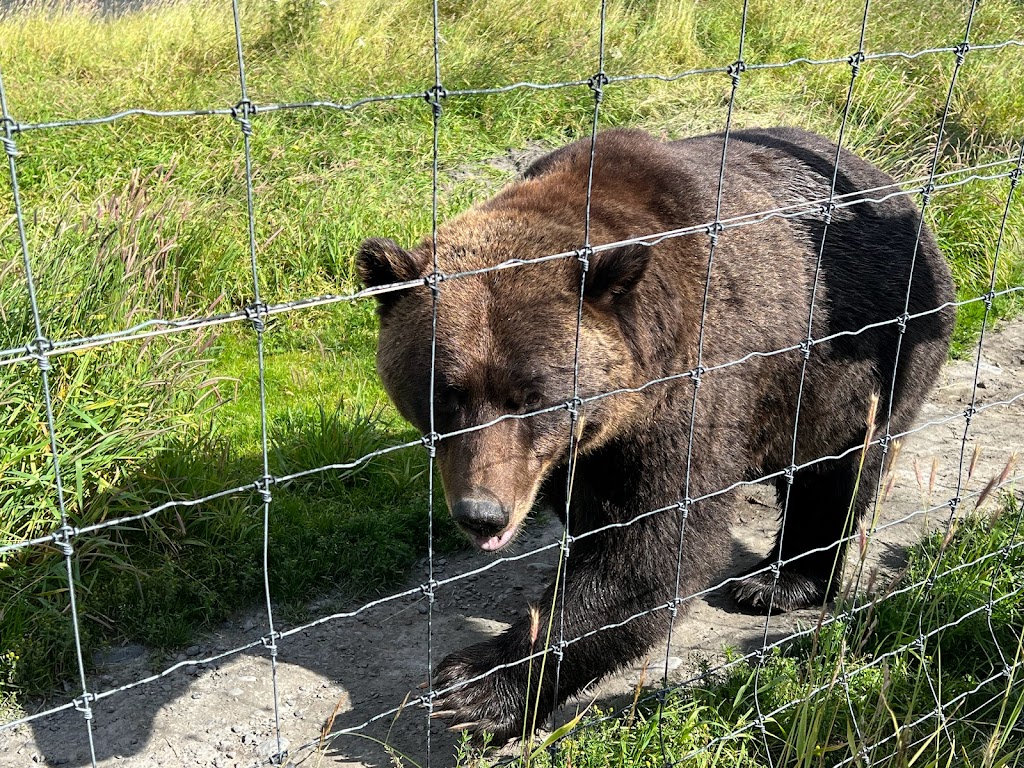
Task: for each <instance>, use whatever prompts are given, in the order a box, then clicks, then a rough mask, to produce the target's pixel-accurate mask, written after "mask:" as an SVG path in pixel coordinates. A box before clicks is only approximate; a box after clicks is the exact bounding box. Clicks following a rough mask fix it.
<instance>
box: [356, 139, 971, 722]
mask: <svg viewBox="0 0 1024 768" xmlns="http://www.w3.org/2000/svg"><path fill="white" fill-rule="evenodd" d="M723 141H724V137H723V136H722V135H711V136H701V137H697V138H690V139H685V140H681V141H670V142H662V141H659V140H657V139H655V138H654V137H652V136H650V135H648V134H646V133H644V132H642V131H637V130H613V131H608V132H605V133H601V134H599V135H598V137H597V140H596V144H595V153H594V162H593V178H592V195H591V198H590V205H589V226H588V225H587V222H586V218H587V208H588V206H587V202H588V194H587V192H588V183H589V180H588V177H589V176H590V165H591V142H590V140H589V139H587V140H583V141H579V142H576V143H573V144H570V145H569V146H566V147H564V148H562V149H559V150H557V151H555V152H552V153H551V154H549V155H547V156H545V157H543V158H541V159H540V160H538V161H537V162H535V163H534V164H533V165H532V166H531V167H530V168H529V169H528V170H527V171H526V173H525V174H524V177H523V178H522V179H519V180H517V181H515V182H514V183H512V184H510V185H509V186H508V187H506V188H505V189H504V190H502V191H501V192H500V193H499V194H498V195H497V196H496V197H494V198H493V199H491V200H489V201H487V202H485V203H483V204H481V205H479V206H477V207H474V208H473V209H471V210H469V211H468V212H466V213H464V214H462V215H461V216H459V217H458V218H456V219H454V220H453V221H451V222H449V223H446V224H444V225H442V226H441V227H439V229H438V231H437V236H436V241H432V240H431V239H429V238H428V239H427V240H424V241H423V242H421V243H420V244H419V245H418V246H416V247H415V248H413V249H412V250H408V251H407V250H404V249H403V248H401V247H399V246H398V245H397V244H395V243H394V242H392V241H390V240H386V239H370V240H367V241H365V242H364V243H363V244H362V246H361V248H360V251H359V254H358V260H357V264H358V269H359V274H360V276H361V279H362V281H363V283H364V284H365V285H366V286H372V287H377V286H385V285H388V284H391V283H398V282H408V281H416V282H413V283H412V284H411V285H407V286H405V287H404V288H403V289H402V290H393V291H388V292H380V293H377V298H378V302H379V307H378V312H379V317H380V337H379V346H378V352H377V366H378V370H379V372H380V376H381V378H382V379H383V382H384V385H385V387H386V389H387V392H388V394H389V395H390V397H391V399H392V400H393V401H394V403H395V405H396V406H397V408H398V410H399V412H400V413H401V414H402V415H403V416H404V417H405V418H406V419H408V420H409V421H410V422H411V423H412V424H413V425H415V426H416V427H417V428H418V429H419V430H420V431H422V432H423V433H424V434H427V433H429V432H430V431H431V427H432V425H431V389H432V388H433V432H434V433H435V444H436V456H437V463H438V466H439V469H440V473H441V479H442V482H443V485H444V491H445V495H446V498H447V502H448V506H449V509H450V511H451V514H452V516H453V518H454V520H455V521H456V522H457V524H458V525H459V526H460V527H461V528H462V529H463V530H464V531H465V532H466V533H467V534H468V535H469V537H470V538H471V539H472V540H473V541H474V542H475V543H476V544H477V546H479V547H480V548H481V549H484V550H489V551H496V550H499V549H502V548H504V547H506V546H507V545H508V544H509V543H510V542H511V541H513V540H514V539H515V536H516V533H517V532H518V531H519V530H520V527H521V526H522V525H523V521H524V520H525V518H526V517H527V515H528V513H529V512H530V509H531V507H532V506H533V505H534V503H535V501H536V499H537V498H538V495H539V494H540V495H543V496H544V497H546V499H547V502H548V503H549V504H550V506H551V507H553V508H554V509H555V510H556V511H558V512H559V513H560V514H561V515H562V516H563V522H565V523H566V525H567V527H568V532H569V534H570V537H571V538H570V540H569V541H570V542H571V546H570V547H569V549H568V557H567V560H566V562H565V572H564V579H565V581H564V584H562V585H560V586H559V595H558V601H557V602H558V604H559V605H558V608H557V609H556V610H557V611H558V616H556V619H558V620H557V621H556V625H555V626H556V628H557V632H556V634H557V636H556V637H555V638H554V639H555V640H558V641H559V642H558V644H557V645H556V648H555V652H556V656H561V659H560V663H555V661H554V660H549V663H547V664H546V665H545V670H546V671H545V674H544V679H543V680H542V681H541V683H540V684H541V686H542V695H541V698H540V707H539V711H538V712H537V713H536V715H537V716H538V722H540V721H541V720H542V719H543V718H544V717H545V716H547V715H548V714H549V713H550V712H551V711H552V709H553V708H554V707H555V706H556V705H557V704H558V703H559V702H561V701H562V700H564V699H565V698H566V697H567V696H569V695H572V694H574V693H576V692H578V691H579V690H581V689H582V688H583V687H584V686H586V685H588V684H589V683H591V682H592V681H594V680H596V679H598V678H600V677H601V676H603V675H605V674H606V673H608V672H610V671H612V670H613V669H615V668H617V667H619V666H620V665H623V664H626V663H628V662H630V661H632V660H634V659H636V658H637V657H639V656H640V655H642V654H643V653H645V652H646V651H647V650H648V649H649V648H650V647H651V646H652V644H653V643H654V642H655V641H656V640H657V638H658V637H659V636H660V635H663V634H664V633H665V632H666V631H667V629H668V627H669V623H670V621H671V620H672V617H673V615H674V613H675V610H674V609H675V607H676V606H677V605H679V599H678V598H680V597H682V598H685V597H686V596H687V595H690V594H692V593H694V592H696V591H698V590H701V589H704V588H706V587H708V586H709V585H711V584H713V583H714V579H715V578H716V577H717V576H720V574H721V571H722V569H723V567H725V566H727V564H728V553H729V551H730V549H731V539H730V535H729V526H730V522H731V519H732V514H731V510H732V506H733V499H732V497H731V493H729V492H724V491H726V489H728V488H729V486H731V485H733V484H735V483H738V482H740V481H750V480H754V479H757V478H762V477H764V476H766V475H771V476H772V477H771V482H772V483H774V485H775V487H776V490H777V493H778V497H779V499H780V509H781V508H782V507H783V506H784V507H785V516H784V519H783V520H784V524H783V526H781V527H780V530H779V532H778V534H777V538H776V542H775V546H774V549H773V550H772V552H771V553H770V554H769V555H768V557H766V558H765V560H764V561H763V562H762V563H761V564H760V565H759V566H758V567H757V568H755V569H752V570H753V571H757V572H756V573H751V575H749V576H748V577H747V578H746V579H745V580H744V581H740V582H738V583H736V584H735V585H734V586H733V588H732V595H733V597H734V599H735V600H737V601H738V602H739V603H740V604H742V605H745V606H747V607H750V608H755V609H759V610H765V609H766V608H767V607H769V606H771V609H772V610H776V611H784V610H789V609H793V608H798V607H802V606H808V605H813V604H818V605H820V604H821V603H822V601H824V600H827V599H828V598H829V597H831V596H833V595H834V593H835V590H836V580H835V579H834V578H832V573H833V566H834V563H835V562H836V560H837V557H840V558H841V556H842V554H843V550H844V547H843V545H842V544H837V543H836V542H837V541H838V540H840V539H842V538H843V537H844V535H845V534H847V532H848V531H849V530H850V525H851V517H852V519H853V520H856V519H857V518H858V517H860V516H861V515H862V514H863V513H864V511H865V509H866V508H867V507H868V505H869V503H870V501H871V497H872V491H873V490H874V488H875V487H876V482H877V480H878V477H879V472H880V471H881V462H882V458H881V456H882V451H881V450H879V449H878V448H875V449H873V450H871V451H869V452H868V455H867V460H866V462H865V464H864V467H863V470H862V471H861V472H860V474H859V480H858V463H859V461H860V451H859V450H857V446H858V445H860V444H861V443H862V442H863V441H864V437H865V432H866V427H865V418H866V415H867V413H868V410H869V401H870V399H871V398H872V396H873V395H875V394H877V395H879V396H880V398H881V400H880V403H879V414H880V423H881V430H882V434H883V435H884V434H885V430H884V424H885V416H886V415H887V414H888V413H889V412H890V407H891V422H890V424H889V434H892V435H896V434H899V433H900V432H903V431H905V430H907V429H908V427H909V426H910V425H911V422H912V420H913V419H914V416H915V414H916V412H917V410H918V408H919V406H920V405H921V402H922V400H923V398H924V397H925V395H926V393H927V392H928V390H929V388H930V387H931V386H932V384H933V382H934V381H935V378H936V376H937V374H938V371H939V367H940V365H941V364H942V362H943V360H944V359H945V357H946V355H947V350H948V346H949V340H950V334H951V331H952V327H953V315H954V311H953V309H952V307H951V306H950V305H949V302H951V301H952V300H953V288H952V284H951V278H950V272H949V269H948V268H947V265H946V263H945V261H944V259H943V257H942V254H941V252H940V251H939V248H938V245H937V244H936V241H935V238H934V237H933V236H932V234H931V233H930V232H929V230H928V229H927V227H925V226H924V225H923V224H922V221H921V215H920V212H919V211H918V209H917V208H916V207H915V205H914V204H913V203H912V202H911V201H910V199H909V198H908V197H907V196H905V195H903V194H900V193H899V188H898V186H896V185H895V183H894V182H893V180H892V179H891V178H889V177H888V176H886V175H885V174H884V173H882V172H881V171H880V170H878V169H877V168H875V167H874V166H872V165H871V164H869V163H868V162H866V161H864V160H862V159H860V158H858V157H856V156H854V155H852V154H850V153H848V152H846V151H845V150H844V151H842V152H839V154H838V157H839V162H838V168H837V167H836V162H835V161H836V157H837V148H836V146H835V145H834V144H833V143H831V142H830V141H828V140H827V139H824V138H822V137H820V136H817V135H814V134H811V133H808V132H805V131H802V130H798V129H794V128H777V129H765V130H746V131H736V132H733V133H731V134H730V135H729V136H728V144H727V154H726V157H727V162H726V169H725V173H724V177H723V178H722V184H723V186H722V190H721V195H719V183H720V181H719V179H720V167H721V158H722V153H723ZM833 179H834V184H835V192H834V198H833V199H832V200H830V194H829V192H830V188H831V186H832V184H833ZM879 188H881V189H879ZM893 193H896V194H893ZM872 198H873V199H872ZM719 199H720V206H721V207H720V211H718V212H717V213H716V206H717V204H718V201H719ZM833 203H835V204H833ZM771 211H774V212H775V215H766V214H765V212H771ZM797 213H800V215H795V214H797ZM744 217H746V218H744ZM826 224H827V225H826ZM679 230H684V232H683V233H682V234H681V235H680V234H679V232H678V231H679ZM585 232H587V233H589V242H590V245H591V247H590V248H587V247H583V246H584V243H585ZM673 233H674V234H673ZM666 234H668V236H664V235H666ZM709 234H710V235H711V237H709ZM652 235H658V236H656V237H649V236H652ZM643 237H646V240H644V241H643V242H637V240H638V239H639V238H643ZM712 239H714V240H716V241H717V242H716V243H715V245H714V247H713V248H712V247H710V243H711V241H712ZM622 241H631V242H627V243H622ZM620 243H621V244H620ZM611 244H619V245H617V246H616V247H610V248H601V247H600V246H603V245H611ZM915 245H916V253H915ZM558 254H563V255H564V254H568V255H564V256H563V257H556V258H548V259H544V258H542V257H546V256H552V257H553V256H556V255H558ZM819 255H820V268H819ZM435 258H436V268H437V270H438V273H439V274H440V275H442V276H443V279H441V280H434V279H431V275H432V274H433V272H434V269H435ZM709 258H710V266H709ZM519 259H523V260H533V263H528V264H526V265H515V266H510V265H509V262H510V261H512V260H519ZM499 264H502V265H503V268H502V269H498V270H494V271H487V269H486V268H488V267H493V266H495V265H499ZM466 272H469V273H471V274H469V275H464V274H463V275H459V274H456V273H466ZM709 274H710V279H709V278H708V275H709ZM911 278H912V279H911ZM908 281H910V289H909V299H908ZM434 285H436V286H437V296H436V307H435V301H434V296H433V293H434V291H433V289H432V286H434ZM705 286H707V289H706V290H705ZM581 289H582V292H583V295H582V301H581V300H580V291H581ZM812 296H813V315H809V310H810V307H811V301H812ZM435 311H436V316H435ZM922 313H923V314H922ZM702 317H704V322H703V327H702V323H701V319H702ZM578 318H579V329H578V332H577V322H578ZM809 318H810V319H811V327H810V329H809V327H808V321H809ZM435 328H436V344H432V334H433V333H434V330H435ZM809 330H810V339H811V341H808V338H809V337H808V331H809ZM577 349H578V352H577ZM698 350H700V351H701V357H700V363H699V366H698ZM776 350H787V351H784V352H782V353H776V354H771V353H772V352H774V351H776ZM577 354H578V359H577ZM805 357H806V366H805ZM432 359H433V360H434V371H433V376H432V375H431V360H432ZM897 359H898V365H897V364H896V363H897ZM741 360H742V362H737V363H736V364H733V365H726V364H727V363H730V362H733V361H741ZM804 369H805V373H804V374H803V376H804V379H803V385H802V387H801V377H802V371H803V370H804ZM577 371H578V379H577V382H578V389H577V390H576V398H574V378H577V377H576V375H575V374H576V372H577ZM894 377H895V380H894ZM695 385H696V397H695ZM890 392H891V393H892V401H891V403H890ZM570 409H574V410H575V412H576V413H577V414H578V419H577V420H576V422H575V430H576V437H577V438H578V439H577V440H575V441H570V434H569V433H570V423H571V420H570ZM485 424H486V425H488V426H486V427H485V428H482V429H471V428H472V427H478V426H479V425H485ZM794 435H795V443H794ZM570 444H572V445H573V449H572V450H573V452H574V457H573V458H574V461H575V468H574V470H573V473H572V479H571V492H570V484H569V483H568V482H567V479H568V467H569V464H570V455H569V447H568V446H569V445H570ZM841 454H844V455H843V456H842V457H841V458H823V457H835V456H839V455H841ZM804 465H806V466H804ZM567 494H568V495H569V496H570V498H568V499H567V498H566V496H567ZM851 505H852V506H851ZM653 510H662V511H660V512H656V513H654V514H649V513H651V512H652V511H653ZM850 510H852V515H851V514H849V513H850ZM630 521H632V522H630ZM616 523H618V524H622V525H611V526H610V524H616ZM627 523H628V524H627ZM602 528H603V530H597V529H602ZM595 531H596V532H595ZM680 542H681V544H680ZM780 561H781V567H778V568H776V567H773V566H774V565H775V564H776V563H779V562H780ZM553 589H554V586H553V585H552V586H549V587H548V590H547V593H546V594H545V595H544V596H543V597H541V598H540V600H539V602H538V605H539V606H541V610H542V617H541V626H542V627H546V626H547V616H548V614H547V611H548V610H550V606H551V605H552V600H553V597H554V592H553ZM563 589H564V603H563V602H562V600H563V597H562V590H563ZM599 628H600V631H598V629H599ZM530 629H531V627H530V622H529V620H528V619H527V618H526V617H524V618H523V619H522V620H520V621H518V622H517V623H515V624H514V625H513V626H512V627H510V628H509V629H508V630H507V631H505V632H504V633H503V634H502V635H500V636H499V637H496V638H494V639H493V640H490V641H488V642H484V643H480V644H477V645H474V646H471V647H469V648H466V649H464V650H462V651H459V652H456V653H453V654H452V655H450V656H448V657H447V658H445V659H444V660H443V661H442V662H441V663H440V665H439V666H438V667H437V669H436V671H435V686H436V688H437V689H438V690H439V693H438V694H437V699H436V701H435V703H434V706H435V710H436V711H437V712H438V713H440V714H441V715H442V716H450V717H451V718H452V719H453V720H454V721H455V722H457V723H470V724H471V726H470V727H471V728H472V729H474V730H476V731H477V732H482V731H488V732H490V733H492V734H493V735H494V737H495V739H496V741H498V742H501V741H504V740H507V739H508V738H510V737H512V736H514V735H517V734H519V733H520V732H521V729H522V725H523V722H524V717H528V718H529V719H531V720H532V718H533V717H534V714H535V713H533V711H532V707H533V697H534V694H533V693H531V696H530V702H529V703H528V702H527V700H526V684H527V664H526V663H524V662H523V661H522V660H523V659H524V658H525V657H527V656H528V655H529V654H530V652H531V648H534V647H535V646H534V645H533V643H532V640H531V637H530ZM543 643H544V640H543V636H542V638H541V639H540V640H539V641H538V644H537V646H536V647H535V648H536V649H540V648H541V647H543ZM538 670H539V666H538V665H536V664H535V665H534V672H533V675H534V677H533V685H534V686H536V685H537V674H538ZM556 678H557V681H556ZM534 690H536V687H534ZM528 707H530V708H531V709H530V710H529V711H528Z"/></svg>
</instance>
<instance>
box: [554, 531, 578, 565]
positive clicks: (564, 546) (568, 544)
mask: <svg viewBox="0 0 1024 768" xmlns="http://www.w3.org/2000/svg"><path fill="white" fill-rule="evenodd" d="M574 541H576V537H574V536H571V535H570V534H568V533H566V534H565V536H563V537H562V540H561V541H560V542H559V544H558V549H559V551H560V552H561V553H562V557H563V558H565V559H568V558H569V550H570V549H571V548H572V543H573V542H574Z"/></svg>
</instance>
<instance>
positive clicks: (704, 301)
mask: <svg viewBox="0 0 1024 768" xmlns="http://www.w3.org/2000/svg"><path fill="white" fill-rule="evenodd" d="M749 7H750V2H749V0H743V11H742V14H741V16H740V30H739V32H740V39H739V43H738V47H737V51H736V61H734V62H733V63H732V64H730V65H729V67H728V68H727V70H726V73H727V74H728V75H729V79H730V88H729V103H728V106H727V107H726V112H725V131H724V132H723V134H722V159H721V162H720V163H719V166H718V187H717V192H716V193H715V220H714V222H713V223H712V224H711V226H710V227H709V230H708V238H709V244H708V264H707V270H706V271H705V274H704V287H703V293H702V297H701V308H700V325H699V327H698V330H697V355H696V360H695V362H694V368H693V376H692V378H691V385H692V387H693V395H692V397H691V400H690V421H689V424H688V425H687V439H686V467H685V474H684V477H683V498H682V500H681V502H680V506H679V510H678V515H679V524H678V531H679V536H678V541H677V547H676V574H675V591H674V593H673V597H672V601H671V609H670V613H669V618H670V623H669V630H668V636H667V638H666V641H665V665H664V670H663V674H662V687H663V688H667V687H668V673H669V659H670V657H671V653H672V632H673V629H674V624H675V618H676V615H677V612H678V607H679V604H680V596H679V587H680V584H681V579H682V566H683V540H684V537H685V535H686V521H687V519H688V517H689V513H690V507H691V505H692V500H691V498H690V496H691V492H692V491H691V482H692V480H693V441H694V437H695V435H696V422H697V397H698V395H699V393H700V385H701V377H702V375H703V372H704V371H703V368H704V335H705V326H706V324H707V317H708V302H709V299H710V297H711V278H712V275H713V273H714V266H715V251H716V249H717V248H718V239H719V236H720V235H721V233H722V232H723V231H724V229H723V225H722V199H723V197H724V195H725V172H726V163H727V160H728V155H729V134H730V133H731V132H732V120H733V111H734V109H735V106H736V93H737V91H738V90H739V87H740V76H741V75H742V74H743V72H744V71H745V70H746V62H745V60H744V58H743V53H744V47H745V44H746V38H747V15H748V12H749ZM663 712H664V708H663V707H659V708H658V724H657V727H658V742H659V745H660V747H661V753H662V759H663V760H664V761H665V762H667V761H668V759H669V758H668V750H667V747H666V743H665V732H664V720H663V717H662V715H663Z"/></svg>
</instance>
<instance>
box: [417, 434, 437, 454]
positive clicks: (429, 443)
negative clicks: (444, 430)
mask: <svg viewBox="0 0 1024 768" xmlns="http://www.w3.org/2000/svg"><path fill="white" fill-rule="evenodd" d="M440 439H441V433H440V432H427V434H425V435H424V436H423V437H421V438H420V442H421V443H423V447H424V448H426V449H427V454H428V455H429V456H430V458H434V457H435V456H436V455H437V443H438V441H440Z"/></svg>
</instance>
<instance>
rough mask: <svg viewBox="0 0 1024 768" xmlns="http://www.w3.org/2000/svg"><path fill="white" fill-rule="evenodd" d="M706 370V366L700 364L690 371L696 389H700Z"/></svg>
mask: <svg viewBox="0 0 1024 768" xmlns="http://www.w3.org/2000/svg"><path fill="white" fill-rule="evenodd" d="M706 372H707V368H705V367H704V366H703V365H698V366H697V367H696V368H694V369H693V370H691V371H690V379H691V380H692V381H693V388H694V389H700V380H701V376H703V375H704V374H705V373H706Z"/></svg>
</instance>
